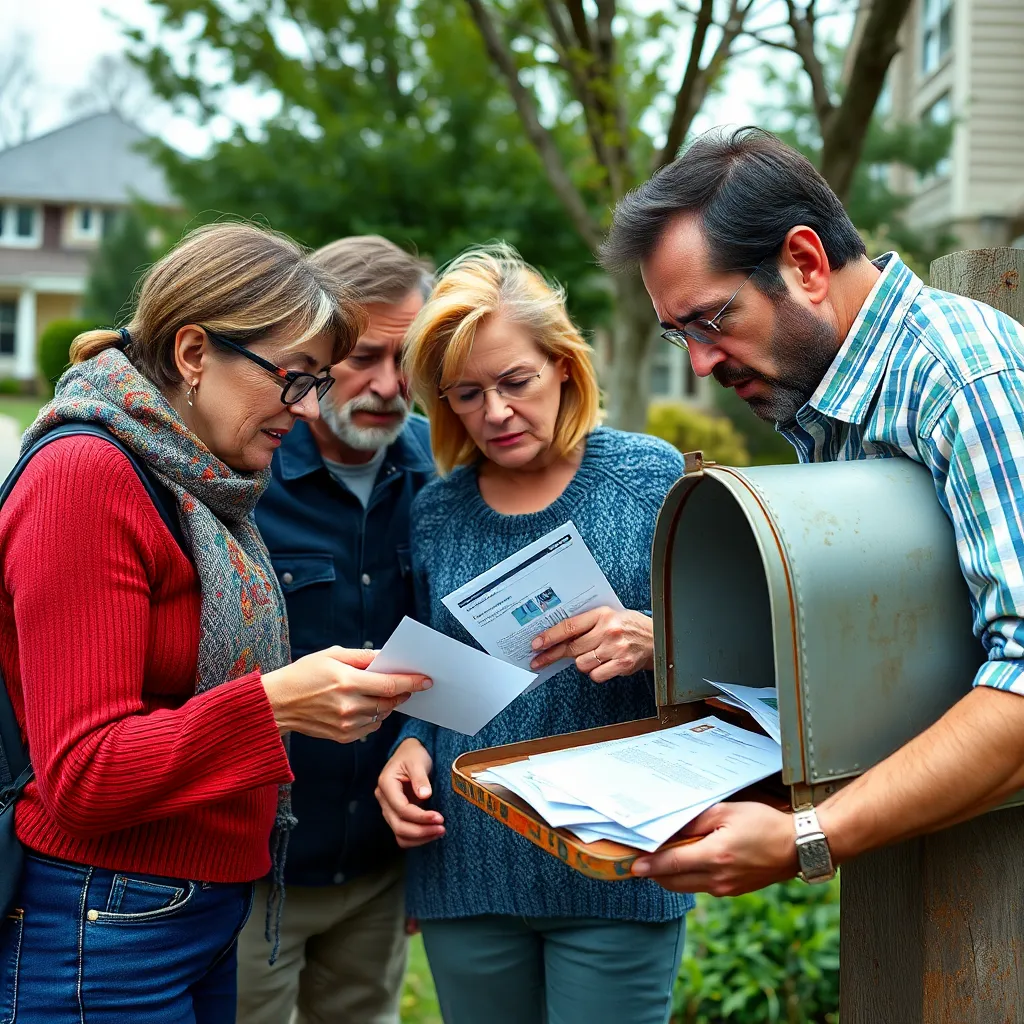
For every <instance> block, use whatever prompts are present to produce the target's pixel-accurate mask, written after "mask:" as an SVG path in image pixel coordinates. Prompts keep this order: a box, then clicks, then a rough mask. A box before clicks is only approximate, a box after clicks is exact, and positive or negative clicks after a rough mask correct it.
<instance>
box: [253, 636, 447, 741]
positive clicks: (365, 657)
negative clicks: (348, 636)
mask: <svg viewBox="0 0 1024 1024" xmlns="http://www.w3.org/2000/svg"><path fill="white" fill-rule="evenodd" d="M374 657H376V652H375V651H364V650H349V649H348V648H345V647H330V648H328V649H327V650H324V651H317V653H316V654H307V655H306V657H304V658H299V659H298V661H293V662H292V663H291V664H290V665H285V666H284V668H279V669H276V670H275V671H273V672H268V673H267V674H266V675H264V676H263V688H264V690H265V691H266V694H267V699H268V700H269V701H270V706H271V707H272V708H273V710H274V719H275V721H276V722H277V727H278V730H279V731H280V732H281V735H284V734H285V733H288V732H300V733H304V734H305V735H306V736H315V737H318V738H320V739H328V740H334V741H335V742H336V743H352V742H354V741H355V740H358V739H361V738H362V737H363V736H366V735H368V734H369V733H371V732H376V731H377V730H378V729H379V728H380V723H381V722H383V721H384V719H385V718H387V717H388V715H390V714H391V712H392V711H394V710H395V708H396V707H398V706H399V704H402V703H404V702H405V701H407V700H408V699H409V696H410V694H413V693H417V692H419V691H420V690H426V689H429V687H431V686H432V685H433V683H432V682H431V681H430V680H429V679H427V678H426V676H422V675H417V674H412V673H398V672H390V673H384V672H367V671H366V669H367V667H368V666H369V664H370V662H372V661H373V659H374Z"/></svg>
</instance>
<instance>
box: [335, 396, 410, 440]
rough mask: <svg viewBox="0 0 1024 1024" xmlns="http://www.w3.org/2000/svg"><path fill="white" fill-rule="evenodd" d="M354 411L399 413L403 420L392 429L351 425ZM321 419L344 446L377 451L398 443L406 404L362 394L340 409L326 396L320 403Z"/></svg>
mask: <svg viewBox="0 0 1024 1024" xmlns="http://www.w3.org/2000/svg"><path fill="white" fill-rule="evenodd" d="M356 412H378V413H379V412H394V413H401V417H402V418H401V419H400V420H398V421H397V422H396V423H395V425H394V426H393V427H360V426H357V425H356V424H355V423H353V422H352V414H353V413H356ZM320 418H321V419H322V420H323V421H324V423H326V424H327V426H328V427H329V428H330V431H331V433H332V434H334V436H335V437H336V438H337V439H338V440H339V441H340V442H341V443H342V444H343V445H346V446H347V447H349V448H351V449H353V450H354V451H357V452H376V451H379V450H380V449H381V448H387V447H388V446H389V445H392V444H394V443H395V441H397V440H398V435H399V434H401V433H402V430H403V429H404V428H405V421H406V420H407V419H408V418H409V404H408V402H405V401H403V399H401V398H397V397H396V398H393V399H391V400H390V401H385V400H383V399H380V398H374V397H373V396H370V395H364V396H359V397H357V398H353V399H352V400H351V401H348V402H346V403H345V404H344V405H342V406H340V407H339V406H337V405H335V404H334V402H333V401H332V400H331V396H330V394H328V395H327V396H326V397H325V398H323V399H321V401H320Z"/></svg>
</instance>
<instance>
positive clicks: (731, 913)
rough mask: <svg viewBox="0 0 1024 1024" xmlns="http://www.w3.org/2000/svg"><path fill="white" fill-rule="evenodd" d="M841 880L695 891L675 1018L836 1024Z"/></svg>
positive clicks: (700, 1022) (733, 1023)
mask: <svg viewBox="0 0 1024 1024" xmlns="http://www.w3.org/2000/svg"><path fill="white" fill-rule="evenodd" d="M838 1007H839V882H838V880H837V881H834V882H832V883H831V884H830V885H815V886H811V885H805V884H804V883H803V882H795V881H794V882H787V883H785V884H783V885H773V886H771V887H769V888H767V889H763V890H761V891H760V892H752V893H748V894H747V895H746V896H737V897H734V898H732V899H715V898H713V897H710V896H698V897H697V909H696V910H694V911H693V912H692V913H691V914H690V915H689V922H688V924H687V934H686V950H685V952H684V954H683V964H682V967H681V968H680V971H679V977H678V979H677V980H676V987H675V993H674V996H673V1017H672V1020H673V1024H726V1022H728V1024H763V1022H771V1024H775V1022H779V1024H837V1022H838V1020H839V1010H838Z"/></svg>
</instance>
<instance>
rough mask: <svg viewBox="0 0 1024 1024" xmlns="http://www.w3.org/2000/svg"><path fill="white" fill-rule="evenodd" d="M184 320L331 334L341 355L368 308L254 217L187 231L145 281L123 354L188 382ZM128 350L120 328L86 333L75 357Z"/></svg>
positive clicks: (250, 331)
mask: <svg viewBox="0 0 1024 1024" xmlns="http://www.w3.org/2000/svg"><path fill="white" fill-rule="evenodd" d="M186 324H196V325H197V326H200V327H208V328H209V329H210V330H211V331H216V332H217V333H218V334H223V335H225V336H226V337H228V338H229V339H230V340H232V341H235V342H237V343H238V344H243V345H244V344H248V343H249V342H252V341H255V340H257V339H258V338H261V337H264V336H266V335H267V334H270V333H271V332H273V331H275V330H277V329H282V330H285V331H287V332H289V334H292V335H294V341H293V344H295V345H299V344H302V343H303V342H305V341H307V340H308V339H310V338H313V337H316V336H317V335H321V334H325V333H326V334H328V335H329V336H330V337H331V340H332V343H333V352H332V356H331V362H332V363H335V362H340V361H341V360H342V359H344V358H345V356H347V355H348V353H349V352H350V351H351V350H352V347H353V346H354V345H355V343H356V340H357V339H358V337H359V335H360V334H361V333H362V331H363V329H364V324H365V314H364V313H363V310H362V307H361V306H360V305H359V304H358V303H356V302H355V301H353V300H350V299H347V297H346V293H345V289H344V287H343V286H342V285H340V284H339V283H338V282H337V281H335V280H334V278H333V277H332V275H331V274H330V272H329V271H328V270H326V269H325V268H323V267H321V266H319V265H317V264H316V263H314V262H313V261H312V259H311V258H310V256H309V255H308V253H307V252H306V250H304V249H303V248H301V247H300V246H299V245H298V244H297V243H295V242H293V241H292V240H291V239H290V238H288V237H286V236H285V235H282V234H279V233H277V232H274V231H268V230H265V229H263V228H259V227H256V226H255V225H253V224H242V223H230V224H210V225H207V226H206V227H201V228H196V229H195V230H194V231H191V232H189V233H188V234H187V235H186V236H185V237H184V238H183V239H182V240H181V241H180V242H179V243H178V244H177V245H176V246H175V247H174V248H173V249H172V250H171V251H170V252H169V253H167V255H166V256H164V257H163V258H162V259H161V260H159V261H158V262H157V263H155V264H154V265H153V266H152V267H150V269H149V270H148V271H147V273H146V275H145V277H144V278H143V281H142V285H141V288H140V291H139V300H138V304H137V306H136V309H135V313H134V315H133V316H132V318H131V322H130V323H128V324H127V325H126V326H127V330H128V333H129V334H130V336H131V344H130V345H129V346H128V348H127V350H126V351H125V355H126V356H127V357H128V358H129V359H130V360H131V362H132V363H133V364H134V365H135V367H136V368H137V369H138V370H139V371H140V372H141V373H143V374H145V376H147V377H148V378H149V379H150V380H151V381H153V383H154V384H156V385H157V387H161V388H167V387H172V386H174V385H177V384H180V383H181V374H180V373H179V372H178V369H177V366H176V364H175V336H176V334H177V332H178V330H179V329H180V328H182V327H184V326H185V325H186ZM114 347H118V348H121V347H123V341H122V335H121V333H120V332H119V331H116V330H111V329H100V330H96V331H86V332H85V333H84V334H80V335H78V337H77V338H75V340H74V342H72V345H71V362H72V363H81V362H84V361H85V360H86V359H91V358H92V357H93V356H96V355H98V354H99V353H100V352H102V351H104V350H105V349H108V348H114Z"/></svg>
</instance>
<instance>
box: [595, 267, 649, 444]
mask: <svg viewBox="0 0 1024 1024" xmlns="http://www.w3.org/2000/svg"><path fill="white" fill-rule="evenodd" d="M614 284H615V323H614V327H613V330H612V335H611V344H610V346H609V354H608V364H607V367H606V375H605V376H606V379H605V380H604V381H603V384H604V391H605V394H606V395H607V396H608V420H607V422H608V424H609V426H613V427H618V428H619V429H620V430H634V431H643V430H644V429H645V428H646V426H647V399H648V396H649V393H650V387H651V381H650V362H651V359H650V357H651V347H652V342H653V341H654V340H655V334H654V326H655V316H654V311H653V309H652V308H651V299H650V296H649V295H648V294H647V289H646V288H645V287H644V283H643V280H642V279H641V277H640V272H639V271H638V270H635V271H632V272H631V273H629V274H623V275H621V276H619V277H616V278H614Z"/></svg>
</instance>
